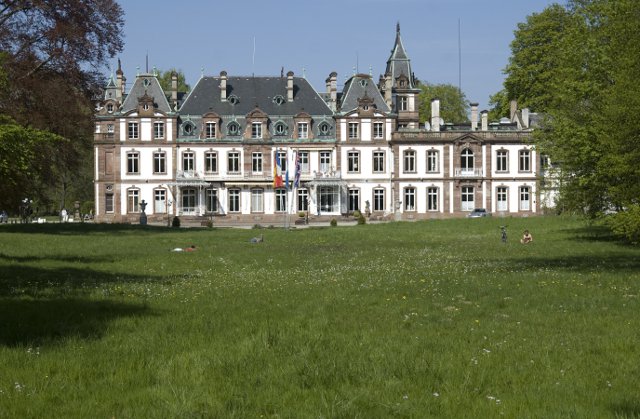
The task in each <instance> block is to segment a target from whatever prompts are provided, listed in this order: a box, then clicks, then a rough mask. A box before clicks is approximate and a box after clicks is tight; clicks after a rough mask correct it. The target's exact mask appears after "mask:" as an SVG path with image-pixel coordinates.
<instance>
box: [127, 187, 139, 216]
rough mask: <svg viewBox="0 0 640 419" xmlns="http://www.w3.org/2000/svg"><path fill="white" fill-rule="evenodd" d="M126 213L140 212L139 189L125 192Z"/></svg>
mask: <svg viewBox="0 0 640 419" xmlns="http://www.w3.org/2000/svg"><path fill="white" fill-rule="evenodd" d="M127 212H140V190H139V189H129V190H128V191H127Z"/></svg>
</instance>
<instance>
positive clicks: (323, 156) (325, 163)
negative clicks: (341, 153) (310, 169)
mask: <svg viewBox="0 0 640 419" xmlns="http://www.w3.org/2000/svg"><path fill="white" fill-rule="evenodd" d="M329 170H331V152H330V151H321V152H320V171H321V172H328V171H329Z"/></svg>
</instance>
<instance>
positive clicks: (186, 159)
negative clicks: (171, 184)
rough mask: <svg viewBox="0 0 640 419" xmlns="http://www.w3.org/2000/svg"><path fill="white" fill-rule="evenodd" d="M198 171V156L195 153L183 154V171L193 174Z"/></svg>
mask: <svg viewBox="0 0 640 419" xmlns="http://www.w3.org/2000/svg"><path fill="white" fill-rule="evenodd" d="M195 169H196V156H195V154H194V152H193V151H185V152H184V153H182V170H184V171H185V172H193V171H194V170H195Z"/></svg>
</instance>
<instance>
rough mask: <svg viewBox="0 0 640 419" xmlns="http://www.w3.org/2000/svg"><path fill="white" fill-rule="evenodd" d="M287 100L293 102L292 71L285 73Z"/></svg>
mask: <svg viewBox="0 0 640 419" xmlns="http://www.w3.org/2000/svg"><path fill="white" fill-rule="evenodd" d="M287 102H293V71H289V72H288V73H287Z"/></svg>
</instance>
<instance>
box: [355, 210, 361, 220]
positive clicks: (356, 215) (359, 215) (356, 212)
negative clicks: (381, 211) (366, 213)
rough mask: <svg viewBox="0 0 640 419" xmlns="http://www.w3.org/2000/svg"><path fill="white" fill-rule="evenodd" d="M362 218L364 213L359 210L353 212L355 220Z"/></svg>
mask: <svg viewBox="0 0 640 419" xmlns="http://www.w3.org/2000/svg"><path fill="white" fill-rule="evenodd" d="M360 217H362V213H361V212H360V211H358V210H355V211H353V218H360Z"/></svg>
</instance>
